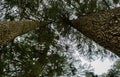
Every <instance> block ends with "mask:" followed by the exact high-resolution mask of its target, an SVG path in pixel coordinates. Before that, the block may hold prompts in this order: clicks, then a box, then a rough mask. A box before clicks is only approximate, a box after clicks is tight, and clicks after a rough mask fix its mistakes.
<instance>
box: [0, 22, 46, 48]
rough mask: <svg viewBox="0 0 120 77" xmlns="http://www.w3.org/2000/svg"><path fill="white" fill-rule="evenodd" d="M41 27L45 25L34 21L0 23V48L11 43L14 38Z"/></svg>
mask: <svg viewBox="0 0 120 77" xmlns="http://www.w3.org/2000/svg"><path fill="white" fill-rule="evenodd" d="M43 25H46V24H45V23H43V22H34V21H11V22H0V46H2V45H4V44H6V43H7V42H9V41H11V40H12V39H14V38H15V37H16V36H19V35H21V34H23V33H26V32H28V31H30V30H33V29H35V28H37V27H39V26H43Z"/></svg>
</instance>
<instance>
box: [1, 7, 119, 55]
mask: <svg viewBox="0 0 120 77" xmlns="http://www.w3.org/2000/svg"><path fill="white" fill-rule="evenodd" d="M71 22H72V26H73V27H74V28H76V29H77V30H79V31H80V32H81V33H83V34H84V35H85V36H87V37H89V38H90V39H92V40H94V41H95V42H96V43H98V44H100V45H101V46H103V47H104V48H106V49H108V50H110V51H111V52H113V53H115V54H116V55H118V56H119V57H120V8H115V9H113V10H109V11H100V12H97V13H92V14H89V15H85V16H81V17H79V18H78V19H75V20H72V21H71ZM44 25H46V23H44V22H37V21H36V22H34V21H16V22H15V21H13V22H0V46H2V45H4V44H6V43H7V42H9V41H11V40H12V39H14V38H15V37H16V36H19V35H20V34H23V33H26V32H28V31H30V30H33V29H34V28H36V27H39V26H44Z"/></svg>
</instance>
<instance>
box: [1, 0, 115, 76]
mask: <svg viewBox="0 0 120 77" xmlns="http://www.w3.org/2000/svg"><path fill="white" fill-rule="evenodd" d="M0 3H1V8H0V9H1V15H0V16H1V21H19V20H26V19H30V20H37V21H44V22H48V23H51V24H49V25H47V26H43V27H41V28H37V29H36V30H33V31H30V32H29V33H27V34H25V35H22V36H19V37H18V38H16V39H15V40H12V41H11V43H8V44H7V45H6V46H2V47H1V49H0V51H1V53H0V59H1V60H0V67H1V71H0V73H1V74H0V75H1V77H2V76H3V77H4V76H5V77H10V76H13V77H16V76H17V77H22V76H23V77H43V76H48V77H53V76H60V75H63V76H68V77H70V76H79V75H82V74H85V71H86V70H88V71H89V70H90V71H91V67H90V66H88V65H84V66H82V64H80V60H79V61H78V60H74V59H75V57H74V53H75V51H76V50H77V51H79V54H80V55H81V56H85V58H88V59H89V60H94V59H96V58H104V57H106V56H109V57H112V58H114V57H115V56H114V55H113V54H112V53H110V52H108V51H107V50H106V49H104V48H101V47H100V46H98V45H97V44H95V43H94V42H93V41H92V40H90V39H89V38H87V37H85V36H84V35H83V34H81V33H80V32H78V31H77V30H75V29H73V28H72V27H70V25H71V23H70V22H69V21H68V20H72V19H75V18H78V17H81V16H83V15H86V14H90V13H93V12H98V11H99V10H107V9H111V8H113V7H114V6H113V5H114V4H117V2H115V3H112V2H110V1H109V0H102V1H99V0H98V1H97V0H83V1H81V0H61V1H58V0H49V1H47V0H1V2H0ZM74 62H78V64H79V68H77V67H76V66H75V65H74V64H73V63H74ZM78 73H79V74H78Z"/></svg>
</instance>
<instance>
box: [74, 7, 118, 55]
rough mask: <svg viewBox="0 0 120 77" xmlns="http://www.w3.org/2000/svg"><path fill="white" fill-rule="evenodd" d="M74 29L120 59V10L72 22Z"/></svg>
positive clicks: (82, 17)
mask: <svg viewBox="0 0 120 77" xmlns="http://www.w3.org/2000/svg"><path fill="white" fill-rule="evenodd" d="M72 24H73V27H74V28H76V29H77V30H79V31H80V32H81V33H83V34H84V35H85V36H87V37H89V38H90V39H92V40H94V41H95V42H96V43H98V44H100V45H101V46H103V47H104V48H106V49H108V50H110V51H112V52H113V53H115V54H116V55H118V56H119V57H120V8H115V9H113V10H109V11H100V12H97V13H92V14H89V15H85V16H81V17H80V18H78V19H76V20H72Z"/></svg>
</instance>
